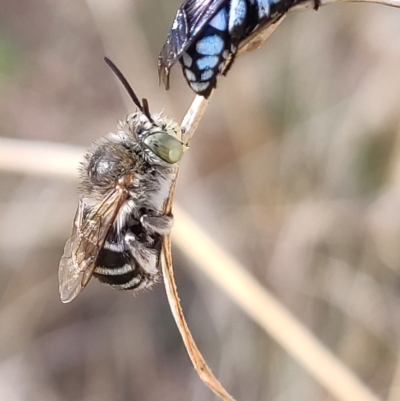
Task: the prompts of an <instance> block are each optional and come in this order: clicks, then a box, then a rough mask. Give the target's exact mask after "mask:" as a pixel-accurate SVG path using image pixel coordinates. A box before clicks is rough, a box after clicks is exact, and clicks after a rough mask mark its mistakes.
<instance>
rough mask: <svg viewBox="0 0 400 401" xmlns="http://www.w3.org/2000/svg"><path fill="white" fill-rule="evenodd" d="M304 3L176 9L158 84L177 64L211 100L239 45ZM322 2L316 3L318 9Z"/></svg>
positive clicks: (230, 1) (195, 1)
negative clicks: (297, 4)
mask: <svg viewBox="0 0 400 401" xmlns="http://www.w3.org/2000/svg"><path fill="white" fill-rule="evenodd" d="M300 1H302V0H186V1H185V2H184V3H183V4H182V5H181V6H180V7H179V9H178V12H177V14H176V17H175V19H174V22H173V24H172V27H171V30H170V32H169V34H168V37H167V40H166V42H165V44H164V46H163V48H162V50H161V53H160V56H159V59H158V71H159V76H160V80H162V81H163V82H164V85H165V87H166V89H168V88H169V74H170V69H171V68H172V66H173V65H174V64H175V63H176V62H177V61H179V62H180V63H181V65H182V70H183V74H184V76H185V79H186V81H187V82H188V84H189V86H190V87H191V89H192V90H193V91H194V92H196V93H197V94H198V95H202V96H204V97H208V96H209V95H210V94H211V92H212V90H213V89H214V88H215V87H216V85H217V79H218V78H219V76H220V75H226V74H227V72H228V71H229V68H230V67H231V66H232V63H233V61H234V59H235V56H236V53H237V51H238V48H239V46H240V44H241V42H242V41H243V40H244V39H246V38H247V37H249V36H250V35H251V34H252V33H254V32H255V31H257V30H258V29H264V28H265V27H266V26H268V25H269V24H272V23H276V22H277V21H278V20H279V19H280V18H282V17H283V16H284V15H285V13H286V12H287V11H288V10H289V9H290V8H291V7H292V6H293V5H295V4H296V3H298V2H300ZM318 6H319V0H314V8H315V9H318Z"/></svg>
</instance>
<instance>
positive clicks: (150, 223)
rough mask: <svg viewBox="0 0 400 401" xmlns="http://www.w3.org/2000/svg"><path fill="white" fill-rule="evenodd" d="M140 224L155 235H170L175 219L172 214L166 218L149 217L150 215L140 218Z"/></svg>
mask: <svg viewBox="0 0 400 401" xmlns="http://www.w3.org/2000/svg"><path fill="white" fill-rule="evenodd" d="M140 223H141V224H142V226H143V227H144V228H146V229H148V230H149V231H151V232H153V233H156V234H160V235H168V234H169V233H170V232H171V229H172V226H173V224H174V217H173V216H172V214H169V215H165V216H149V215H148V214H144V215H143V216H141V217H140Z"/></svg>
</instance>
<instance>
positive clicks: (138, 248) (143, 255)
mask: <svg viewBox="0 0 400 401" xmlns="http://www.w3.org/2000/svg"><path fill="white" fill-rule="evenodd" d="M125 241H126V243H127V244H128V245H129V249H130V251H131V254H132V256H133V258H134V259H135V260H136V262H137V263H138V264H139V266H140V267H141V268H142V269H143V270H145V271H146V272H147V273H148V274H151V275H157V274H158V273H159V272H158V269H157V264H158V257H157V251H156V250H154V249H152V248H151V247H149V246H146V245H145V244H142V243H141V242H140V241H138V240H137V239H136V237H135V235H134V234H133V233H127V234H126V235H125Z"/></svg>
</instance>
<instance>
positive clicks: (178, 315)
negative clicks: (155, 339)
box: [161, 236, 235, 401]
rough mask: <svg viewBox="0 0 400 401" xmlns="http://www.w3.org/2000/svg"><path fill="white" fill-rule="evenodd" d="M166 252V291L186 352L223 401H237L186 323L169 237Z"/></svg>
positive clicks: (165, 244) (196, 368)
mask: <svg viewBox="0 0 400 401" xmlns="http://www.w3.org/2000/svg"><path fill="white" fill-rule="evenodd" d="M163 248H164V252H163V253H162V260H161V265H162V271H163V277H164V285H165V290H166V292H167V297H168V301H169V304H170V307H171V311H172V314H173V316H174V319H175V322H176V324H177V326H178V328H179V331H180V333H181V336H182V339H183V342H184V344H185V347H186V350H187V352H188V355H189V357H190V360H191V361H192V364H193V366H194V368H195V370H196V372H197V374H198V375H199V377H200V379H201V380H202V381H203V382H204V383H205V384H206V385H207V386H208V387H209V388H210V389H211V390H212V391H213V392H214V393H215V394H217V395H218V396H219V397H220V398H221V399H222V400H225V401H235V400H234V398H233V397H232V396H231V395H229V393H228V392H227V391H226V390H225V389H224V387H223V386H222V385H221V383H220V382H219V381H218V380H217V379H216V377H215V376H214V375H213V373H212V372H211V370H210V368H209V367H208V365H207V364H206V362H205V360H204V358H203V356H202V355H201V353H200V351H199V349H198V348H197V345H196V343H195V342H194V340H193V337H192V334H191V332H190V330H189V327H188V325H187V323H186V320H185V317H184V315H183V311H182V307H181V305H180V301H179V295H178V291H177V288H176V284H175V280H174V271H173V267H172V255H171V238H170V236H167V237H166V238H165V239H164V244H163Z"/></svg>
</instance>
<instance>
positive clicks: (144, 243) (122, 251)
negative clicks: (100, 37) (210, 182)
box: [59, 58, 185, 303]
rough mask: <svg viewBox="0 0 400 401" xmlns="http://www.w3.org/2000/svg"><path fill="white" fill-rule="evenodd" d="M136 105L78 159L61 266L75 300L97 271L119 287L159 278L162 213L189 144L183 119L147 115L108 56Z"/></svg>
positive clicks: (165, 219)
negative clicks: (184, 136) (76, 185)
mask: <svg viewBox="0 0 400 401" xmlns="http://www.w3.org/2000/svg"><path fill="white" fill-rule="evenodd" d="M106 62H107V64H108V65H109V66H110V67H111V68H112V70H113V71H114V72H115V73H116V75H117V77H118V78H119V79H120V80H121V82H122V84H123V85H124V86H125V88H126V89H127V91H128V93H129V95H130V97H131V98H132V100H133V102H134V103H135V104H136V106H137V107H138V109H139V111H138V112H136V113H133V114H130V115H128V116H127V117H126V119H125V120H123V121H121V122H120V123H119V125H118V130H117V132H116V133H109V134H107V135H106V136H104V137H102V138H101V139H100V140H98V141H97V142H95V143H94V144H93V145H92V147H91V148H90V149H89V151H88V152H87V153H86V155H85V157H84V160H83V162H82V164H81V166H80V178H81V183H80V199H79V204H78V209H77V212H76V215H75V218H74V223H73V228H72V234H71V237H70V239H69V240H68V241H67V243H66V245H65V248H64V254H63V256H62V258H61V261H60V266H59V284H60V286H59V290H60V296H61V301H62V302H64V303H66V302H70V301H72V300H73V299H74V298H75V297H76V296H77V295H78V294H79V293H80V292H81V291H82V290H83V289H84V288H85V286H86V285H87V284H88V282H89V280H90V278H91V276H92V275H93V276H94V277H96V278H97V279H99V280H100V281H102V282H103V283H106V284H109V285H111V286H113V287H115V288H118V289H122V290H136V289H140V288H147V287H149V286H151V285H152V284H153V283H154V282H156V281H157V280H158V279H159V278H160V273H159V263H160V260H159V259H160V252H161V246H162V237H163V236H164V235H167V234H168V233H169V232H170V230H171V227H172V223H173V218H172V215H164V213H163V207H164V202H165V200H166V199H167V197H168V194H169V191H170V188H171V185H172V181H173V178H174V176H175V174H176V171H177V163H178V162H179V161H180V159H181V157H182V154H183V151H184V150H185V149H184V146H183V144H182V142H181V129H180V127H179V125H178V124H176V123H174V122H173V121H171V120H169V119H167V118H165V117H163V116H162V115H154V114H152V115H151V114H150V112H149V108H148V103H147V101H146V100H145V99H143V100H142V102H140V101H139V99H138V98H137V96H136V95H135V93H134V92H133V90H132V88H131V87H130V85H129V83H128V82H127V80H126V79H125V78H124V77H123V75H122V73H121V72H120V71H119V70H118V69H117V67H116V66H115V65H114V64H113V63H112V62H111V61H110V60H109V59H107V58H106Z"/></svg>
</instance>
